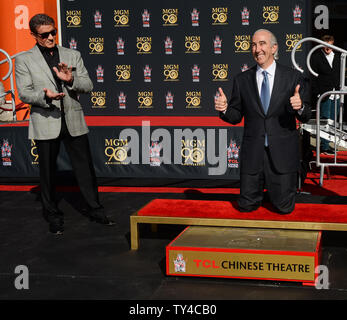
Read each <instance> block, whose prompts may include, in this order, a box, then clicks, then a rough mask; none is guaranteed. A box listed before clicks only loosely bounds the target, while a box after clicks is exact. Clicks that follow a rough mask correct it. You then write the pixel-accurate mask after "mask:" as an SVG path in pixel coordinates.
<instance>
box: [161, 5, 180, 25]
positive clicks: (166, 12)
mask: <svg viewBox="0 0 347 320" xmlns="http://www.w3.org/2000/svg"><path fill="white" fill-rule="evenodd" d="M162 18H163V21H164V23H163V26H177V20H178V9H163V12H162Z"/></svg>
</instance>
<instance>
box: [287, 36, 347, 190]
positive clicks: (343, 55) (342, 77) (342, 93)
mask: <svg viewBox="0 0 347 320" xmlns="http://www.w3.org/2000/svg"><path fill="white" fill-rule="evenodd" d="M307 41H313V42H317V43H319V45H317V46H315V47H313V48H312V49H311V50H310V52H309V53H308V55H307V58H306V64H307V68H308V70H309V71H310V73H311V74H312V75H314V76H315V77H317V76H318V74H317V73H316V72H315V71H314V70H313V69H312V68H311V63H310V59H311V56H312V54H313V52H314V51H316V50H318V49H320V48H323V47H328V48H331V49H333V50H335V51H337V52H341V67H340V88H339V89H340V90H338V91H336V90H333V91H327V92H324V93H323V94H322V95H320V96H319V99H318V101H317V107H316V108H317V110H316V165H317V166H318V167H321V171H320V185H321V186H322V185H323V177H324V167H328V166H347V164H346V163H337V150H336V145H337V134H340V135H341V136H342V137H343V138H344V137H345V136H347V135H346V134H345V133H344V131H343V103H344V96H345V95H347V87H346V86H345V70H346V56H347V51H346V50H345V49H342V48H339V47H337V46H334V45H332V44H329V43H327V42H324V41H322V40H319V39H316V38H312V37H307V38H304V39H302V40H300V41H298V42H297V43H296V44H295V46H294V48H293V50H292V52H291V59H292V63H293V66H294V67H295V69H297V70H298V71H300V72H302V73H303V72H304V70H303V69H301V68H300V67H299V66H298V64H297V63H296V61H295V53H296V50H297V49H298V48H299V47H300V46H301V45H302V44H303V43H304V42H307ZM331 95H334V101H335V119H334V142H335V144H334V162H333V163H323V162H321V158H320V132H321V125H320V105H321V103H322V101H323V99H324V98H326V97H327V96H331ZM337 95H339V96H340V119H339V121H337V112H336V111H337V98H336V97H337ZM337 123H339V124H340V126H339V129H338V128H337Z"/></svg>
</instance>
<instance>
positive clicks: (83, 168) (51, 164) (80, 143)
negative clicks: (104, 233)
mask: <svg viewBox="0 0 347 320" xmlns="http://www.w3.org/2000/svg"><path fill="white" fill-rule="evenodd" d="M61 142H63V143H64V146H65V149H66V152H67V154H68V155H69V158H70V162H71V166H72V169H73V171H74V174H75V177H76V179H77V182H78V185H79V188H80V191H81V193H82V195H83V197H84V199H85V201H86V203H87V204H88V206H89V207H91V208H98V207H100V202H99V194H98V186H97V181H96V176H95V171H94V166H93V161H92V156H91V152H90V146H89V140H88V136H87V134H84V135H81V136H77V137H72V136H71V135H70V134H69V131H68V129H67V126H66V122H65V117H62V123H61V131H60V135H59V137H58V138H56V139H51V140H35V143H36V145H37V150H38V155H39V167H40V185H41V201H42V206H43V209H44V210H46V211H48V212H52V213H57V212H58V209H57V204H56V199H55V186H56V185H55V175H56V170H57V158H58V154H59V149H60V143H61Z"/></svg>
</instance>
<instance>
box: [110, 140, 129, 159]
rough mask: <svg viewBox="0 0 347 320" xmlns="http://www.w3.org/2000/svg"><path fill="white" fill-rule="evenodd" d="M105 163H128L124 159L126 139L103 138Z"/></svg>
mask: <svg viewBox="0 0 347 320" xmlns="http://www.w3.org/2000/svg"><path fill="white" fill-rule="evenodd" d="M105 156H106V157H107V160H106V162H105V164H107V165H110V164H128V163H125V162H124V161H125V160H126V159H127V157H128V140H126V139H105Z"/></svg>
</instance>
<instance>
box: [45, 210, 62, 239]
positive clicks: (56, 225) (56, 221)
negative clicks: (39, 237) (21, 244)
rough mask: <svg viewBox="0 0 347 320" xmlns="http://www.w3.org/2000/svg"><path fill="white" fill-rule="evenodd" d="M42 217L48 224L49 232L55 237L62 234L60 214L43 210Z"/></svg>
mask: <svg viewBox="0 0 347 320" xmlns="http://www.w3.org/2000/svg"><path fill="white" fill-rule="evenodd" d="M43 216H44V218H45V219H46V221H47V222H48V224H49V231H50V232H51V233H53V234H55V235H61V234H63V232H64V226H63V225H64V218H63V215H62V213H61V212H58V211H54V212H52V211H48V210H43Z"/></svg>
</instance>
